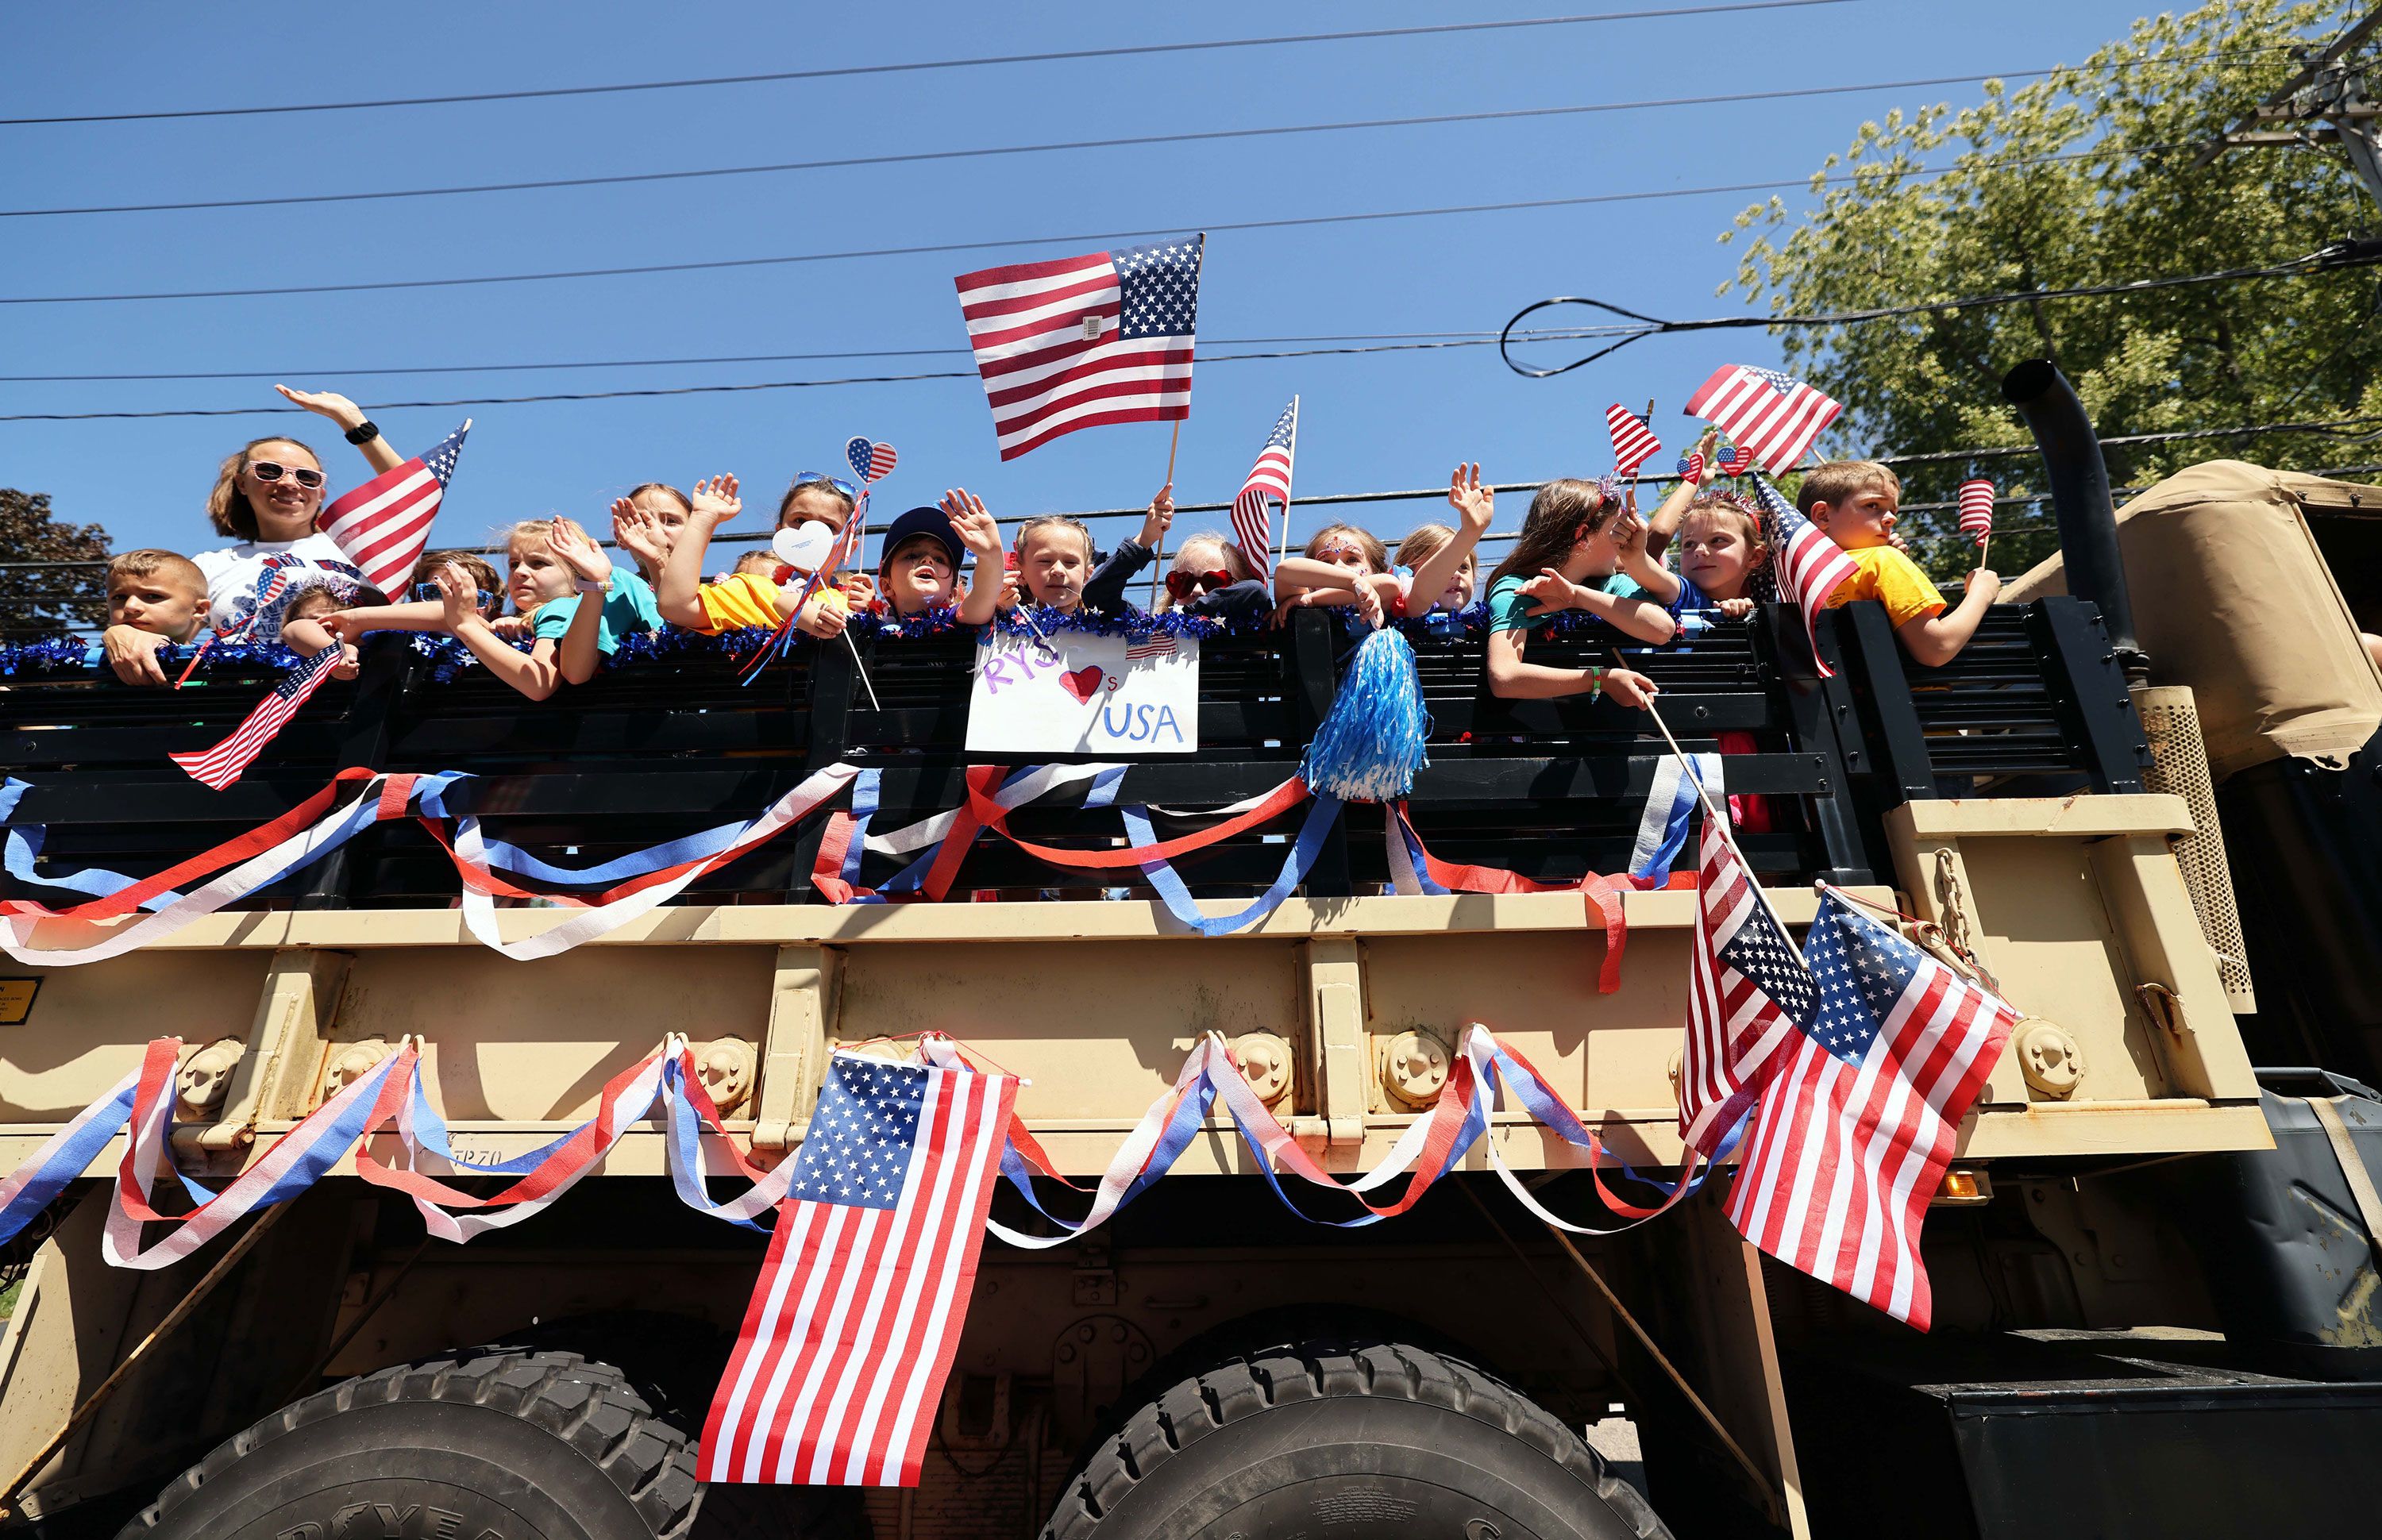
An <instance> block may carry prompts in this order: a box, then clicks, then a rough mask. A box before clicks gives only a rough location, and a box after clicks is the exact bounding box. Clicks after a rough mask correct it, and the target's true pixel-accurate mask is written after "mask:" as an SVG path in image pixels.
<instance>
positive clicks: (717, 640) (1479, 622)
mask: <svg viewBox="0 0 2382 1540" xmlns="http://www.w3.org/2000/svg"><path fill="white" fill-rule="evenodd" d="M1340 614H1341V617H1342V620H1343V622H1344V623H1345V624H1346V625H1347V626H1348V628H1349V630H1350V634H1351V635H1352V637H1359V638H1361V636H1362V635H1363V634H1364V629H1365V628H1364V625H1363V618H1362V617H1360V616H1358V615H1357V612H1356V611H1355V610H1353V609H1351V610H1344V611H1341V612H1340ZM1034 623H1035V624H1036V625H1038V626H1039V627H1040V628H1041V629H1042V633H1043V634H1044V635H1046V636H1050V635H1055V634H1057V633H1059V632H1062V631H1076V632H1080V633H1082V634H1084V635H1087V636H1122V637H1123V638H1125V639H1126V640H1127V641H1131V642H1146V641H1148V639H1149V638H1151V637H1154V636H1165V637H1192V638H1196V639H1197V640H1200V641H1208V640H1211V639H1214V638H1219V637H1234V636H1263V635H1266V634H1268V632H1269V630H1270V629H1271V628H1269V627H1267V626H1265V625H1263V624H1241V625H1234V624H1229V623H1227V622H1225V621H1222V620H1218V619H1216V618H1214V617H1209V616H1205V615H1193V614H1189V613H1187V612H1185V611H1183V610H1164V611H1161V612H1160V613H1158V614H1155V615H1151V614H1144V613H1142V612H1140V611H1135V612H1133V613H1131V614H1129V615H1105V614H1093V613H1087V612H1085V611H1076V612H1074V613H1073V614H1062V613H1061V612H1059V611H1057V610H1053V609H1042V608H1038V609H1036V610H1035V611H1034ZM1394 625H1395V626H1396V628H1397V629H1399V630H1401V631H1403V632H1405V633H1406V636H1407V637H1409V638H1411V639H1412V640H1414V641H1417V642H1420V641H1425V640H1434V639H1435V640H1441V641H1447V640H1455V639H1459V638H1461V639H1470V638H1477V637H1480V636H1482V635H1484V634H1486V632H1487V631H1488V629H1489V609H1488V606H1487V605H1477V604H1476V605H1469V606H1467V608H1466V609H1464V610H1463V611H1462V612H1461V613H1459V614H1456V615H1454V616H1448V615H1444V614H1441V615H1434V616H1430V617H1426V618H1412V619H1405V620H1399V621H1396V622H1394ZM852 629H853V634H854V635H856V636H861V637H873V638H875V639H877V640H878V641H880V642H915V641H920V640H923V639H925V638H928V637H937V636H947V635H951V634H953V633H964V634H968V635H973V634H975V632H976V628H975V627H972V626H965V625H963V624H961V622H960V620H959V617H958V615H957V613H956V612H955V611H953V610H952V609H950V608H948V607H945V608H941V609H932V610H928V611H927V612H926V613H925V614H923V615H912V616H891V615H878V614H874V613H871V612H869V611H866V610H862V611H858V612H856V613H854V614H853V617H852ZM987 629H990V630H993V631H995V632H998V633H999V634H1001V635H1004V636H1015V637H1023V636H1029V635H1031V634H1032V632H1031V631H1029V630H1028V629H1027V628H1026V626H1025V622H1024V621H1023V620H1021V619H1020V618H1018V617H1017V615H1016V613H1015V612H1009V613H1005V614H1002V615H1001V616H998V617H995V618H994V620H993V623H992V625H991V626H990V627H989V628H987ZM770 634H771V633H770V632H768V631H766V630H763V629H759V628H757V627H745V628H742V629H736V630H732V631H722V632H719V633H718V634H717V635H706V634H704V633H703V632H701V631H690V630H681V629H679V628H677V627H675V626H668V627H664V628H663V629H660V630H658V631H632V632H631V633H629V634H628V635H626V636H623V637H621V638H620V645H619V646H618V647H617V648H616V649H615V650H614V651H613V653H612V654H610V655H609V656H608V657H607V658H605V659H604V666H605V667H606V668H607V669H613V668H620V667H632V666H637V665H640V664H648V663H683V662H688V661H692V660H694V659H698V658H706V657H728V658H749V657H751V656H752V655H753V653H754V652H755V649H757V648H759V647H760V646H762V645H763V644H764V643H765V642H767V641H768V640H769V637H770ZM1538 634H1539V635H1541V636H1545V637H1568V636H1577V635H1588V636H1594V637H1600V638H1611V639H1615V640H1617V641H1620V642H1623V643H1624V644H1628V645H1636V644H1635V643H1630V642H1628V639H1627V638H1626V637H1624V636H1623V634H1622V633H1621V632H1619V631H1617V630H1615V629H1613V628H1612V627H1611V626H1609V625H1607V624H1606V623H1605V622H1604V621H1602V620H1600V619H1598V618H1597V617H1594V616H1592V615H1588V614H1584V613H1581V612H1579V611H1566V612H1565V613H1564V614H1562V615H1558V616H1556V617H1553V619H1551V620H1549V621H1548V622H1547V623H1546V624H1545V625H1543V626H1541V627H1540V628H1539V629H1538ZM789 640H790V641H791V642H792V644H794V645H796V646H808V645H811V644H812V642H813V639H812V638H810V637H807V636H804V635H802V634H801V633H799V632H797V633H795V634H794V635H792V637H791V638H789ZM411 645H412V647H413V649H414V651H416V652H417V653H420V654H422V655H423V656H424V657H425V658H428V659H429V660H430V661H431V670H430V676H431V678H433V679H435V680H437V681H438V682H440V683H442V684H443V683H445V682H446V681H448V680H449V679H451V678H454V677H455V676H456V675H457V674H458V673H459V672H460V671H462V670H464V669H468V668H477V667H479V666H480V660H479V659H478V658H476V657H474V656H473V654H472V650H471V649H470V648H468V647H466V646H464V645H463V644H462V643H461V642H458V641H456V640H455V639H454V638H453V637H451V636H445V635H440V634H437V633H434V632H422V633H417V634H416V635H414V636H413V637H412V638H411ZM513 645H514V646H515V647H517V648H519V649H520V650H521V651H522V652H524V653H526V652H528V651H530V650H531V649H532V648H533V647H534V646H535V645H536V643H535V642H534V641H532V640H531V639H530V638H528V637H521V638H517V639H515V641H514V642H513ZM197 651H198V649H197V648H196V647H186V646H166V647H162V648H160V649H158V652H157V658H158V662H159V664H160V665H161V666H164V667H165V669H166V673H167V674H168V675H169V676H172V675H176V674H178V673H179V672H180V671H181V667H182V666H183V665H185V664H187V663H189V661H190V656H191V654H193V653H195V652H197ZM300 661H301V660H300V659H299V656H298V654H295V653H293V652H291V651H289V649H288V648H287V647H284V646H282V645H281V644H280V643H279V642H216V643H215V644H214V645H213V646H211V647H209V648H207V650H206V655H205V656H204V657H203V658H201V659H200V660H199V666H198V667H197V669H196V670H195V671H194V676H193V677H203V676H205V675H208V674H211V673H225V674H236V673H247V674H255V673H260V672H264V671H268V670H269V671H271V672H275V673H286V672H288V671H289V670H290V669H292V668H295V667H297V666H298V665H299V662H300ZM104 666H105V665H104V663H103V662H102V660H101V655H100V651H99V644H98V643H97V642H92V641H87V640H85V639H83V638H80V637H47V638H44V639H43V640H41V641H38V642H12V643H9V644H7V645H5V646H0V678H17V677H19V676H22V675H34V674H74V673H83V672H87V671H92V670H95V669H98V668H102V667H104Z"/></svg>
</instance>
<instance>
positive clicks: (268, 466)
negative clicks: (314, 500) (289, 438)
mask: <svg viewBox="0 0 2382 1540" xmlns="http://www.w3.org/2000/svg"><path fill="white" fill-rule="evenodd" d="M248 468H249V469H250V470H251V471H255V472H256V479H257V480H258V481H260V482H277V481H279V480H280V479H281V478H282V477H283V476H288V477H289V479H290V480H291V481H293V482H296V483H298V484H299V485H300V486H302V487H304V488H306V489H307V490H308V491H310V492H311V491H313V489H314V488H315V487H318V486H321V485H322V484H323V473H322V472H321V471H309V470H307V469H306V468H305V467H304V466H300V465H283V464H281V463H280V462H279V461H277V460H269V459H252V460H250V461H249V462H248Z"/></svg>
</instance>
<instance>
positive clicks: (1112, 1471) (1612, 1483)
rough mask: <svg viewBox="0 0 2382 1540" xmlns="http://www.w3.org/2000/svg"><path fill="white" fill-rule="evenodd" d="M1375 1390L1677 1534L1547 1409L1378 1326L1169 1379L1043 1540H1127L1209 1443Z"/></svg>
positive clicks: (1079, 1477) (1099, 1453)
mask: <svg viewBox="0 0 2382 1540" xmlns="http://www.w3.org/2000/svg"><path fill="white" fill-rule="evenodd" d="M1366 1397H1369V1398H1375V1399H1395V1400H1402V1401H1408V1402H1413V1403H1416V1404H1418V1405H1427V1406H1436V1407H1440V1408H1443V1409H1444V1410H1446V1411H1449V1412H1455V1413H1456V1414H1457V1415H1459V1416H1462V1417H1466V1418H1468V1419H1470V1420H1472V1421H1474V1422H1477V1423H1480V1424H1485V1425H1486V1426H1487V1427H1489V1428H1490V1429H1492V1431H1494V1432H1496V1433H1499V1434H1502V1435H1504V1436H1507V1437H1509V1438H1513V1439H1516V1440H1517V1441H1519V1442H1521V1443H1524V1444H1527V1445H1529V1447H1530V1448H1535V1449H1537V1450H1538V1451H1539V1452H1540V1453H1541V1454H1543V1455H1545V1456H1546V1457H1547V1458H1548V1459H1550V1460H1552V1461H1554V1462H1555V1463H1556V1464H1558V1465H1560V1466H1561V1467H1562V1468H1563V1469H1564V1470H1565V1471H1566V1472H1568V1473H1570V1474H1571V1475H1572V1476H1574V1477H1575V1478H1577V1479H1578V1482H1579V1483H1580V1485H1582V1486H1584V1487H1586V1488H1587V1489H1588V1490H1589V1491H1590V1492H1593V1493H1594V1494H1595V1496H1596V1497H1597V1498H1598V1499H1599V1500H1601V1501H1602V1502H1603V1504H1604V1505H1605V1507H1607V1508H1609V1509H1612V1510H1613V1513H1614V1515H1615V1518H1616V1519H1617V1520H1618V1521H1619V1522H1621V1523H1622V1524H1623V1525H1624V1526H1625V1527H1626V1528H1627V1530H1628V1532H1629V1533H1631V1534H1635V1535H1637V1536H1639V1540H1671V1532H1670V1530H1669V1529H1668V1528H1666V1527H1665V1526H1664V1523H1663V1521H1662V1520H1660V1519H1659V1518H1657V1517H1655V1515H1654V1510H1653V1509H1651V1507H1649V1506H1648V1505H1647V1502H1646V1499H1645V1498H1644V1497H1640V1496H1639V1494H1638V1490H1637V1488H1635V1487H1633V1486H1631V1485H1629V1484H1628V1483H1627V1482H1625V1481H1623V1480H1622V1479H1621V1478H1620V1477H1618V1476H1615V1475H1614V1474H1613V1473H1611V1472H1609V1471H1607V1470H1606V1469H1605V1467H1604V1461H1602V1459H1601V1458H1599V1457H1598V1455H1597V1453H1596V1451H1595V1450H1593V1449H1591V1448H1589V1447H1588V1446H1587V1444H1585V1443H1583V1442H1582V1441H1581V1440H1580V1438H1579V1436H1578V1435H1576V1434H1574V1433H1573V1432H1572V1431H1571V1429H1570V1428H1568V1427H1566V1426H1565V1425H1564V1424H1563V1423H1561V1422H1559V1421H1558V1420H1556V1418H1555V1417H1554V1415H1553V1413H1551V1412H1548V1411H1547V1410H1546V1409H1545V1408H1543V1407H1541V1406H1540V1405H1539V1404H1538V1403H1537V1402H1535V1401H1533V1400H1531V1399H1529V1397H1527V1396H1525V1395H1523V1394H1522V1393H1521V1392H1520V1391H1518V1390H1516V1389H1515V1388H1514V1387H1511V1386H1509V1385H1507V1384H1505V1383H1504V1381H1502V1380H1500V1379H1498V1378H1497V1377H1496V1376H1495V1375H1491V1374H1489V1373H1488V1372H1486V1371H1485V1370H1483V1369H1481V1368H1480V1367H1479V1366H1478V1365H1475V1364H1472V1363H1467V1362H1465V1361H1464V1360H1463V1359H1460V1358H1457V1357H1455V1356H1453V1355H1451V1354H1448V1353H1445V1352H1434V1351H1429V1350H1426V1349H1422V1348H1417V1347H1414V1346H1411V1345H1409V1344H1406V1343H1404V1342H1398V1341H1394V1340H1390V1339H1388V1338H1384V1337H1380V1336H1375V1335H1371V1334H1362V1335H1359V1334H1344V1335H1341V1336H1336V1337H1319V1338H1305V1339H1303V1340H1300V1341H1297V1342H1294V1343H1285V1344H1281V1345H1278V1346H1275V1347H1271V1348H1265V1349H1259V1350H1255V1351H1248V1352H1243V1353H1236V1354H1234V1355H1233V1356H1231V1357H1228V1358H1225V1359H1223V1360H1222V1361H1221V1362H1219V1363H1216V1364H1215V1365H1214V1366H1212V1367H1210V1368H1209V1369H1206V1370H1204V1371H1202V1372H1200V1373H1198V1374H1197V1375H1191V1376H1190V1377H1188V1378H1186V1379H1184V1380H1181V1381H1178V1382H1177V1383H1176V1384H1174V1385H1173V1386H1171V1387H1168V1388H1167V1389H1166V1390H1164V1391H1163V1392H1161V1393H1160V1395H1159V1396H1158V1398H1157V1399H1155V1400H1152V1401H1149V1402H1147V1403H1145V1404H1144V1405H1143V1406H1142V1407H1141V1408H1140V1410H1138V1411H1136V1412H1134V1413H1133V1414H1132V1415H1131V1416H1129V1417H1127V1418H1126V1419H1125V1420H1124V1423H1123V1425H1122V1427H1121V1428H1120V1429H1119V1430H1118V1431H1117V1432H1116V1434H1115V1435H1114V1436H1111V1437H1110V1438H1108V1439H1107V1440H1105V1441H1104V1442H1103V1443H1102V1444H1101V1445H1100V1446H1099V1448H1096V1449H1095V1450H1094V1451H1093V1453H1092V1455H1091V1457H1090V1458H1089V1460H1088V1461H1087V1462H1086V1463H1085V1466H1084V1468H1083V1469H1082V1470H1081V1471H1080V1472H1078V1473H1076V1476H1075V1479H1074V1481H1073V1482H1071V1483H1070V1484H1069V1485H1068V1489H1067V1490H1066V1491H1065V1492H1064V1493H1062V1495H1061V1497H1060V1498H1059V1505H1058V1508H1057V1509H1055V1510H1054V1511H1053V1512H1052V1514H1051V1515H1050V1522H1049V1523H1048V1524H1046V1525H1045V1526H1044V1528H1043V1530H1042V1540H1095V1537H1096V1536H1097V1537H1098V1540H1125V1536H1126V1535H1127V1534H1132V1533H1133V1532H1131V1531H1120V1530H1115V1529H1110V1530H1103V1528H1102V1521H1103V1519H1104V1518H1105V1517H1107V1516H1109V1515H1111V1514H1112V1513H1114V1512H1115V1511H1116V1509H1117V1508H1118V1507H1119V1506H1120V1505H1121V1504H1122V1503H1123V1502H1124V1500H1125V1499H1126V1497H1128V1495H1129V1494H1131V1493H1132V1492H1133V1491H1134V1490H1135V1489H1136V1487H1139V1486H1140V1485H1142V1484H1143V1483H1145V1482H1147V1481H1148V1480H1149V1479H1150V1478H1151V1477H1152V1476H1153V1475H1154V1474H1155V1473H1158V1472H1160V1470H1162V1469H1163V1468H1164V1467H1165V1466H1166V1464H1167V1462H1168V1461H1172V1460H1173V1459H1174V1458H1175V1457H1176V1456H1177V1455H1179V1454H1181V1453H1182V1452H1183V1451H1184V1450H1185V1449H1187V1448H1191V1447H1192V1446H1193V1445H1195V1444H1197V1443H1198V1442H1199V1441H1200V1440H1202V1439H1204V1438H1206V1437H1208V1436H1210V1435H1212V1434H1214V1433H1216V1432H1217V1431H1219V1430H1220V1429H1222V1428H1225V1427H1228V1426H1231V1425H1233V1424H1237V1423H1242V1422H1245V1421H1246V1420H1248V1419H1250V1418H1254V1417H1259V1416H1262V1415H1264V1414H1265V1413H1266V1412H1271V1411H1273V1410H1274V1409H1275V1408H1277V1407H1282V1406H1286V1405H1290V1404H1292V1403H1294V1402H1299V1401H1310V1400H1319V1399H1336V1398H1350V1399H1355V1398H1366Z"/></svg>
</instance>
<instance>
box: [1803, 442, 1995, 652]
mask: <svg viewBox="0 0 2382 1540" xmlns="http://www.w3.org/2000/svg"><path fill="white" fill-rule="evenodd" d="M1901 504H1902V479H1901V478H1900V477H1898V476H1897V475H1896V474H1895V473H1894V472H1893V471H1891V470H1889V469H1888V468H1886V467H1885V466H1883V465H1880V464H1878V463H1877V462H1876V461H1875V460H1865V459H1838V460H1830V461H1829V462H1828V463H1827V464H1825V465H1823V466H1820V467H1818V468H1817V469H1816V470H1814V471H1811V474H1810V475H1808V476H1805V477H1804V478H1803V485H1802V488H1801V490H1799V492H1797V493H1796V494H1795V506H1796V507H1798V508H1799V509H1800V510H1802V514H1803V517H1804V518H1806V519H1810V520H1811V522H1812V524H1813V525H1814V526H1816V527H1817V528H1818V529H1819V531H1820V532H1821V533H1823V534H1824V535H1826V536H1827V537H1828V538H1829V539H1830V540H1833V541H1835V542H1836V544H1837V545H1838V546H1840V547H1841V548H1842V549H1843V550H1844V553H1845V554H1846V555H1847V556H1850V557H1852V558H1853V565H1854V566H1856V567H1858V568H1860V570H1859V571H1858V572H1856V573H1854V574H1853V575H1852V576H1851V577H1849V578H1847V579H1846V580H1845V581H1843V582H1841V583H1838V584H1837V585H1836V593H1832V594H1830V595H1829V596H1828V606H1827V607H1828V608H1830V609H1835V608H1836V606H1837V605H1848V604H1851V603H1852V602H1853V601H1854V600H1856V599H1875V600H1877V601H1878V602H1879V603H1881V604H1883V605H1885V613H1886V616H1887V617H1888V618H1889V619H1891V620H1892V621H1893V622H1894V634H1895V635H1897V636H1898V637H1900V638H1901V639H1902V650H1903V651H1904V652H1906V653H1909V654H1910V656H1911V658H1912V660H1913V661H1915V662H1917V663H1918V664H1919V665H1920V666H1922V667H1925V668H1941V667H1943V666H1945V665H1946V664H1947V663H1949V662H1951V661H1952V660H1953V659H1954V658H1956V657H1958V656H1959V655H1960V649H1961V648H1963V647H1965V646H1967V645H1968V644H1969V639H1970V638H1971V637H1972V636H1974V635H1976V634H1977V627H1978V626H1979V624H1981V623H1982V622H1983V620H1984V618H1985V610H1986V607H1987V606H1988V605H1992V603H1993V602H1994V599H1995V596H1996V595H1998V594H1999V593H2001V591H2002V581H2001V579H2000V578H1998V577H1996V576H1995V574H1994V573H1993V572H1991V571H1989V570H1987V569H1986V568H1982V567H1981V568H1977V569H1976V570H1975V571H1973V572H1971V573H1970V574H1969V586H1968V589H1967V591H1966V592H1964V593H1962V594H1961V595H1960V602H1959V604H1958V605H1956V606H1954V607H1953V608H1952V609H1951V610H1950V611H1949V612H1948V613H1947V612H1946V608H1945V605H1944V595H1943V594H1941V593H1937V592H1936V591H1935V585H1934V583H1932V582H1929V581H1927V574H1926V573H1924V572H1922V571H1921V570H1920V569H1919V564H1918V563H1917V562H1915V561H1912V560H1911V559H1910V558H1909V556H1904V555H1903V554H1902V553H1901V552H1900V551H1898V550H1896V549H1895V547H1894V519H1895V514H1896V512H1897V509H1898V508H1899V507H1901Z"/></svg>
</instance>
